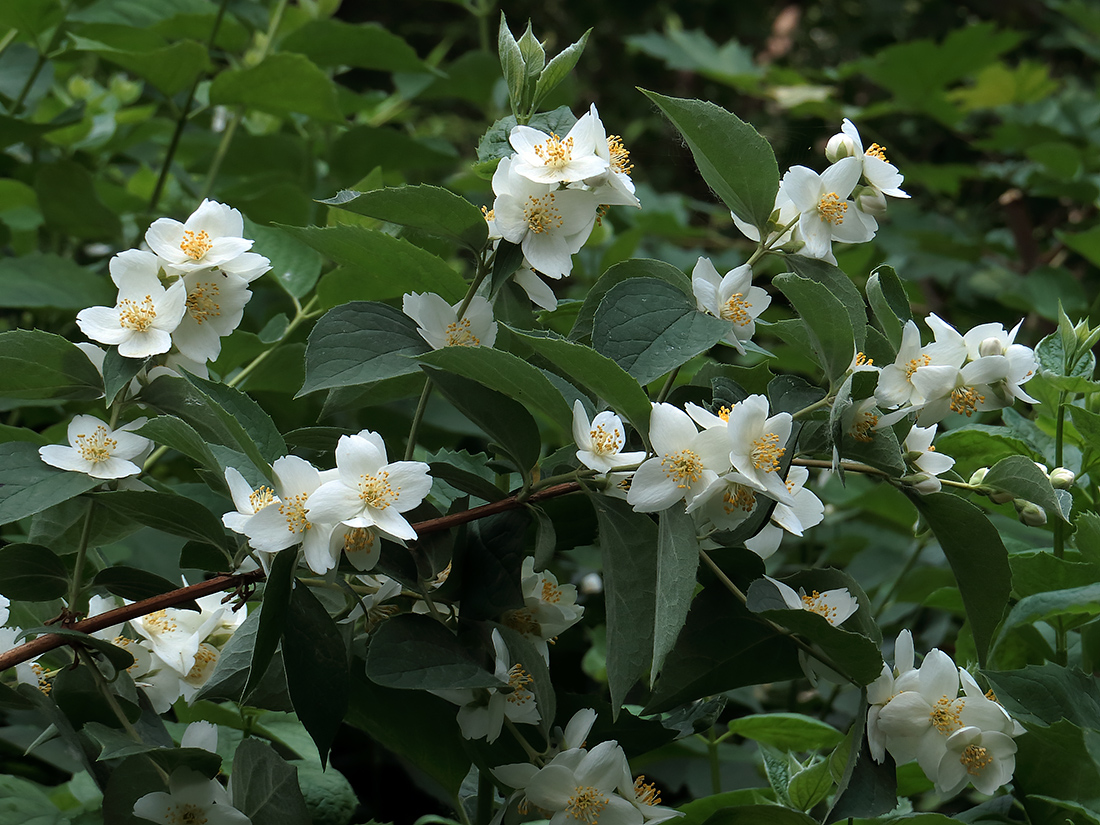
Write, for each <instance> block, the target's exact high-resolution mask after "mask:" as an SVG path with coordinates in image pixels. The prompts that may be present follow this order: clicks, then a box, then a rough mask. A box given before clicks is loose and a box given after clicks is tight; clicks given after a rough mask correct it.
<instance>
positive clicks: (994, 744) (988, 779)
mask: <svg viewBox="0 0 1100 825" xmlns="http://www.w3.org/2000/svg"><path fill="white" fill-rule="evenodd" d="M944 744H945V746H946V750H945V752H944V754H943V756H942V757H940V762H939V765H937V766H936V772H935V777H934V779H935V783H936V790H937V791H938V792H940V793H941V794H943V795H944V796H945V797H950V796H954V795H955V794H957V793H958V792H959V791H961V790H962V789H963V788H965V787H966V785H967V783H973V785H974V787H975V788H977V789H978V790H979V791H981V792H982V793H984V794H992V793H993V792H995V791H996V790H997V788H999V787H1001V785H1004V784H1007V783H1008V782H1009V781H1010V780H1011V779H1012V773H1013V771H1015V770H1016V743H1015V742H1013V741H1012V737H1010V736H1007V735H1006V734H1004V733H1001V732H1000V731H996V730H982V729H981V728H979V727H976V726H974V725H968V726H967V727H964V728H959V729H958V730H957V731H955V732H954V733H953V734H951V735H950V736H948V737H947V741H946V742H945V743H944Z"/></svg>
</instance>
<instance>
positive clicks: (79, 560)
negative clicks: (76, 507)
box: [68, 499, 95, 619]
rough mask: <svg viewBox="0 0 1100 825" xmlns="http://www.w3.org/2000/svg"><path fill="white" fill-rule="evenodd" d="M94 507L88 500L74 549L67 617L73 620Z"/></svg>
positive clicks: (77, 607)
mask: <svg viewBox="0 0 1100 825" xmlns="http://www.w3.org/2000/svg"><path fill="white" fill-rule="evenodd" d="M94 512H95V505H94V504H93V503H92V501H91V500H90V499H89V500H88V511H87V512H86V513H85V514H84V526H83V527H82V528H81V530H80V544H78V545H77V548H76V561H75V562H74V563H73V580H72V582H70V583H69V607H68V612H69V616H70V617H71V618H72V619H75V618H76V616H77V615H78V610H79V606H78V602H79V601H80V594H81V593H82V592H83V590H84V587H83V578H84V559H85V557H86V556H87V555H88V539H89V538H90V537H91V535H92V514H93V513H94Z"/></svg>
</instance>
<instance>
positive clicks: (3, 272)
mask: <svg viewBox="0 0 1100 825" xmlns="http://www.w3.org/2000/svg"><path fill="white" fill-rule="evenodd" d="M114 298H115V290H114V288H113V285H112V284H111V281H110V279H109V278H105V277H103V276H102V275H96V274H94V273H92V272H90V271H88V270H87V269H85V268H84V267H82V266H77V264H76V263H74V262H73V261H72V260H71V259H70V258H62V257H61V256H60V255H50V254H43V253H40V252H32V253H31V254H30V255H21V256H18V257H14V258H3V259H0V305H2V306H4V307H8V308H11V309H39V308H43V307H48V308H51V309H84V308H85V307H89V306H103V305H105V304H110V305H114ZM13 334H14V333H12V332H5V333H2V335H4V336H10V335H13ZM36 334H38V335H40V336H46V335H48V334H49V333H45V332H37V333H36ZM0 357H2V356H0Z"/></svg>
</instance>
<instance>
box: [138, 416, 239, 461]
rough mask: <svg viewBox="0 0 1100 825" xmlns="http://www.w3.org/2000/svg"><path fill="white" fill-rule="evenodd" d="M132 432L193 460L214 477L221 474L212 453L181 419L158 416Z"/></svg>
mask: <svg viewBox="0 0 1100 825" xmlns="http://www.w3.org/2000/svg"><path fill="white" fill-rule="evenodd" d="M134 432H135V433H136V434H138V435H140V436H144V437H145V438H151V439H152V440H153V441H155V442H156V443H157V444H163V445H164V446H166V447H170V448H171V449H173V450H175V451H177V452H179V453H182V454H183V455H185V456H187V457H188V458H191V459H194V460H195V461H197V462H198V463H199V464H201V465H202V466H203V467H205V468H206V469H207V470H209V471H210V472H211V473H213V474H215V475H219V476H220V475H221V474H222V468H221V465H220V464H219V463H218V460H217V459H216V458H215V457H214V453H212V452H211V451H210V447H209V446H207V444H206V441H204V440H203V438H202V436H200V435H199V434H198V433H197V432H196V431H195V428H194V427H192V426H191V425H190V424H188V423H187V422H186V421H184V420H183V419H181V418H176V417H175V416H174V415H158V416H157V417H156V418H152V419H150V420H149V421H146V422H145V423H144V424H143V425H142V426H141V427H140V428H138V429H137V430H134Z"/></svg>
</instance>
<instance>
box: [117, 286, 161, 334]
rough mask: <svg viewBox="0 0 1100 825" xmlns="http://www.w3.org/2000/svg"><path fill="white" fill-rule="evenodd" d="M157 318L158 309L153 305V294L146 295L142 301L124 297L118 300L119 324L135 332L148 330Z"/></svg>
mask: <svg viewBox="0 0 1100 825" xmlns="http://www.w3.org/2000/svg"><path fill="white" fill-rule="evenodd" d="M156 319H157V310H156V308H155V307H154V306H153V296H152V295H146V296H145V297H144V298H142V299H141V303H138V302H137V301H131V300H130V299H129V298H123V299H122V300H121V301H119V302H118V325H119V326H120V327H122V328H123V329H132V330H133V331H134V332H148V331H149V327H151V326H153V321H155V320H156Z"/></svg>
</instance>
